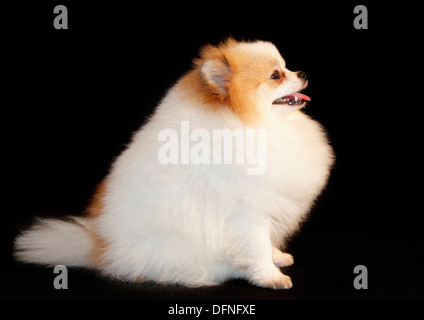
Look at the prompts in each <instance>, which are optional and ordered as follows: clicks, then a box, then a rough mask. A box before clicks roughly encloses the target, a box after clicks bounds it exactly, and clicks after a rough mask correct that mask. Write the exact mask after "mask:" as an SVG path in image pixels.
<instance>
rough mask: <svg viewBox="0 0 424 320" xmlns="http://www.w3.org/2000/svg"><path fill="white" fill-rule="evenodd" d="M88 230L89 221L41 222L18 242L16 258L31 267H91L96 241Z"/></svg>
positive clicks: (57, 220)
mask: <svg viewBox="0 0 424 320" xmlns="http://www.w3.org/2000/svg"><path fill="white" fill-rule="evenodd" d="M88 230H89V227H88V218H79V217H71V216H68V217H67V218H66V219H64V220H59V219H37V221H36V222H35V223H34V225H33V226H32V227H31V228H30V229H28V230H26V231H23V232H22V233H21V234H20V235H19V236H18V237H17V238H16V240H15V252H14V256H15V258H16V259H17V260H19V261H22V262H27V263H39V264H46V265H59V264H61V265H65V266H76V267H89V266H90V253H91V251H92V248H93V240H92V238H91V236H90V233H89V231H88Z"/></svg>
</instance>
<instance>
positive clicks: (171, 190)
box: [16, 42, 333, 288]
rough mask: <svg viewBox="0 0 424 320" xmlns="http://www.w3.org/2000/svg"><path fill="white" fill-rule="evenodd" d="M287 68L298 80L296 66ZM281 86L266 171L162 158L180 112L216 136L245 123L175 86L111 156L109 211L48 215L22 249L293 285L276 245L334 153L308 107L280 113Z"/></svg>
mask: <svg viewBox="0 0 424 320" xmlns="http://www.w3.org/2000/svg"><path fill="white" fill-rule="evenodd" d="M249 48H250V49H249ZM240 50H251V51H252V52H255V53H261V54H262V53H263V52H264V51H265V52H266V53H267V54H271V55H273V56H275V55H277V54H278V51H277V50H276V49H275V47H274V46H272V45H271V44H269V43H264V42H256V43H252V44H250V46H249V45H246V44H243V45H241V46H240ZM278 59H280V61H282V59H281V57H280V55H279V54H278ZM282 63H283V61H282ZM283 69H284V70H285V72H286V73H287V74H288V81H293V82H292V83H291V85H292V86H296V83H295V81H297V80H298V79H296V77H294V76H293V75H294V73H291V72H290V71H288V70H287V69H286V68H285V65H283ZM260 90H262V89H260ZM279 90H280V91H281V90H286V89H279ZM260 94H262V95H263V94H265V91H263V90H262V91H261V93H260ZM278 95H280V96H281V92H277V93H273V94H271V95H270V97H269V101H267V104H268V105H266V106H264V119H265V120H264V123H265V126H264V128H266V130H267V146H266V152H267V153H266V158H267V162H266V171H265V173H264V174H262V175H247V173H246V169H247V166H248V164H234V165H214V164H209V165H206V164H205V165H193V164H189V165H185V164H180V165H171V164H170V165H163V164H160V163H159V161H158V149H159V148H160V146H161V145H162V144H163V142H160V141H158V134H159V131H161V130H162V129H165V128H173V129H175V130H176V131H177V132H179V130H180V125H181V121H183V120H186V121H189V122H190V128H191V130H193V129H195V128H204V129H206V130H208V131H209V132H210V133H211V136H212V130H213V129H216V128H221V129H224V128H229V129H231V130H232V129H235V128H247V125H246V124H245V123H244V122H243V121H242V120H240V117H239V116H238V115H236V114H235V113H233V112H232V111H231V110H230V109H228V108H225V107H223V108H218V109H216V110H215V111H213V112H212V111H211V110H210V106H208V105H204V104H202V102H201V101H198V100H196V99H197V98H196V96H188V95H186V94H185V92H184V90H182V89H181V86H178V85H176V86H174V87H173V88H171V89H170V90H169V92H168V93H167V95H166V96H165V98H164V99H163V100H162V102H161V103H160V104H159V106H158V108H157V110H156V112H155V113H154V115H153V116H152V117H151V119H150V121H149V122H148V123H147V124H146V125H144V126H143V127H142V128H141V129H140V130H139V131H138V132H137V133H136V134H135V135H134V137H133V140H132V142H131V144H130V145H129V147H128V148H127V150H125V151H124V152H123V153H122V154H121V156H120V157H119V158H118V159H117V160H116V161H115V163H114V164H113V167H112V170H111V172H110V174H109V175H108V177H107V183H108V187H107V190H106V194H105V197H104V199H103V204H104V210H103V213H102V214H101V215H100V216H99V217H97V218H95V219H88V218H87V219H79V220H75V221H76V222H73V223H69V222H64V221H60V220H41V222H39V223H38V224H36V225H35V226H34V227H33V228H32V229H30V230H28V231H26V232H24V233H23V234H21V235H20V236H19V237H18V238H17V241H16V249H17V251H16V257H17V258H18V259H19V260H22V261H25V262H36V263H44V264H52V265H54V264H65V265H68V266H73V265H74V266H91V267H95V268H98V269H100V270H101V272H102V273H104V274H107V275H110V276H113V277H118V278H121V279H126V280H132V281H140V280H153V281H157V282H160V283H180V284H184V285H187V286H202V285H213V284H217V283H221V282H223V281H225V280H226V279H229V278H236V277H239V278H245V279H247V280H248V281H250V282H252V283H254V284H256V285H259V286H263V287H269V288H289V287H291V281H290V278H289V277H288V276H286V275H284V274H283V273H281V271H280V270H279V269H278V266H283V265H289V264H291V263H293V258H292V257H291V255H289V254H286V253H282V252H281V251H280V250H279V249H278V248H282V246H283V245H284V241H285V240H286V239H287V237H288V236H290V235H291V234H292V233H293V232H295V231H296V230H297V229H298V227H299V224H300V222H301V221H302V220H303V219H304V218H305V215H306V214H307V212H308V211H309V210H310V208H311V206H312V205H313V202H314V200H315V199H316V197H317V196H318V194H319V193H320V192H321V190H322V189H323V187H324V185H325V183H326V181H327V178H328V175H329V170H330V167H331V165H332V163H333V154H332V150H331V147H330V146H329V144H328V142H327V138H326V135H325V132H324V130H323V128H322V127H321V126H320V125H319V124H318V123H317V122H316V121H314V120H312V119H311V118H310V117H308V116H307V115H305V114H304V113H302V112H301V111H294V112H291V113H287V114H284V115H281V114H279V113H278V112H277V111H276V110H274V108H272V107H271V103H272V100H274V99H276V98H277V97H278ZM261 99H262V98H261ZM317 104H318V103H317ZM208 109H209V110H208ZM275 109H276V108H275ZM87 229H90V230H92V231H93V232H95V233H96V234H98V235H100V236H101V237H102V238H103V239H104V240H105V241H106V243H107V244H108V246H107V249H106V251H105V252H104V254H103V263H102V264H100V265H94V263H93V261H91V260H90V250H92V247H93V241H92V240H91V239H90V236H89V235H88V233H87Z"/></svg>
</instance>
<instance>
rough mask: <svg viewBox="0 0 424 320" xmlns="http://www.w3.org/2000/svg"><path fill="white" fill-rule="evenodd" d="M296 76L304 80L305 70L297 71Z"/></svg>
mask: <svg viewBox="0 0 424 320" xmlns="http://www.w3.org/2000/svg"><path fill="white" fill-rule="evenodd" d="M297 77H298V78H300V79H304V80H306V73H305V72H303V71H299V72H298V73H297Z"/></svg>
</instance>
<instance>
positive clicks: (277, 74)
mask: <svg viewBox="0 0 424 320" xmlns="http://www.w3.org/2000/svg"><path fill="white" fill-rule="evenodd" d="M280 78H281V77H280V73H279V72H278V71H277V70H274V72H273V73H272V75H271V79H274V80H279V79H280Z"/></svg>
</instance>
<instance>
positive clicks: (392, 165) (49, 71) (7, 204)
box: [0, 1, 424, 311]
mask: <svg viewBox="0 0 424 320" xmlns="http://www.w3.org/2000/svg"><path fill="white" fill-rule="evenodd" d="M57 4H64V5H66V6H67V8H68V12H69V29H68V30H55V29H54V27H53V19H54V17H55V15H54V14H53V8H54V6H55V5H57ZM357 4H365V5H366V6H367V8H368V14H369V25H368V27H369V29H367V30H356V29H355V28H354V27H353V19H354V17H355V15H354V13H353V8H354V7H355V5H357ZM414 12H416V8H415V9H414V8H411V7H410V6H408V5H407V4H406V3H405V4H403V5H402V6H394V5H385V6H378V5H371V4H369V3H368V2H363V1H362V2H360V3H358V2H343V4H341V3H338V4H334V3H328V2H322V1H320V2H319V3H318V2H314V4H313V5H311V4H307V3H305V2H294V1H290V2H285V1H278V2H266V1H257V2H255V1H254V2H247V1H245V2H241V3H239V4H237V5H236V4H230V3H228V2H204V3H201V2H199V3H198V4H197V5H188V4H185V3H183V2H171V3H157V4H154V3H153V4H149V5H147V4H138V5H134V4H131V3H125V2H119V3H118V2H116V3H112V2H110V3H105V2H98V3H96V2H92V3H91V4H90V5H88V4H82V3H79V4H76V3H75V2H69V1H63V2H60V3H54V2H50V3H49V2H46V3H44V4H37V5H35V4H29V3H28V4H26V3H20V4H17V5H15V6H3V8H2V16H3V19H2V52H3V58H2V62H3V64H2V65H3V66H2V70H3V71H2V78H3V81H2V82H3V84H2V90H1V91H2V94H1V95H2V103H1V105H2V109H1V110H2V111H1V116H0V121H1V145H0V147H1V151H2V156H1V159H0V161H1V167H0V170H1V187H2V189H1V197H2V202H1V203H2V206H1V213H2V218H1V219H2V220H1V234H0V236H1V242H0V243H1V250H2V251H1V259H2V260H1V262H2V263H1V265H0V268H1V273H0V276H1V280H0V283H1V285H0V297H1V298H2V299H22V298H24V299H68V298H72V299H153V300H167V301H168V302H169V304H170V305H172V303H171V301H172V300H178V299H186V300H187V299H188V300H190V299H202V300H209V299H215V300H225V301H229V300H231V299H237V300H239V301H246V300H256V299H259V300H284V299H417V298H418V299H422V298H424V289H423V287H424V271H423V270H424V259H423V245H422V231H421V229H422V225H423V222H424V218H423V210H422V207H421V203H420V197H421V193H422V192H421V191H422V177H421V175H422V172H421V163H422V161H421V159H422V155H421V154H422V153H421V150H420V149H421V148H420V147H421V145H422V144H421V138H420V136H421V128H422V126H421V125H420V123H421V116H420V114H419V104H420V103H421V102H420V100H419V91H414V90H413V87H414V86H415V85H416V84H417V83H416V82H415V80H413V75H416V73H417V71H416V70H417V67H418V65H417V62H416V59H415V58H416V57H417V53H419V52H418V49H417V48H416V47H415V42H416V40H415V41H414V40H410V39H415V36H414V33H416V32H417V31H416V30H417V29H416V27H417V26H418V25H419V20H416V19H415V17H414ZM229 35H232V36H234V37H235V38H236V39H238V40H241V39H245V40H254V39H261V40H269V41H272V42H273V43H275V44H276V46H277V47H278V48H279V50H280V51H281V53H282V55H283V57H284V58H285V59H286V61H287V66H288V68H289V69H291V70H303V71H305V72H306V73H307V75H308V78H309V83H310V86H309V88H308V89H307V90H306V91H305V93H306V94H308V95H309V96H310V97H311V99H312V101H311V102H310V103H309V104H308V106H307V108H306V110H305V112H307V113H308V114H309V115H311V116H312V117H313V118H315V119H317V120H318V121H320V122H321V123H322V124H323V125H324V126H325V127H326V129H327V131H328V134H329V137H330V140H331V142H332V145H333V147H334V150H335V153H336V158H337V162H336V165H335V168H334V170H333V172H332V176H331V178H330V181H329V185H328V187H327V189H326V190H325V191H324V193H323V194H322V196H321V197H320V198H319V200H318V202H317V204H316V206H315V207H314V209H313V210H312V212H311V214H310V219H309V220H308V221H307V222H306V223H305V224H304V226H303V228H302V230H301V231H300V232H299V233H298V234H297V235H296V236H295V237H294V238H293V239H292V240H291V241H290V243H289V248H288V251H289V252H290V253H292V254H293V255H294V257H295V264H294V265H293V266H291V267H288V268H285V270H284V272H285V273H287V274H288V275H290V276H291V277H292V279H293V284H294V287H293V288H292V289H290V290H283V291H272V290H267V289H261V288H257V287H254V286H251V285H249V284H248V283H246V282H244V281H241V280H237V281H230V282H228V283H226V284H224V285H220V286H217V287H209V288H198V289H188V288H184V287H177V286H158V285H155V284H151V283H147V284H128V283H123V282H119V281H113V280H110V279H104V278H102V277H100V276H98V275H97V274H96V273H94V272H92V271H88V270H80V269H69V289H68V290H55V289H54V287H53V279H54V277H55V275H54V274H53V270H52V269H51V268H44V267H39V266H34V265H23V264H20V263H17V262H14V261H13V260H12V258H11V253H12V246H13V239H14V237H15V236H16V234H17V233H18V232H19V230H21V229H23V228H25V227H27V226H28V225H29V224H30V223H31V221H32V219H33V218H34V217H36V216H44V217H47V216H63V215H66V214H78V213H80V212H82V211H83V209H84V207H85V206H86V205H87V204H88V201H89V198H90V196H91V194H92V193H93V191H94V188H95V185H96V184H97V183H98V182H99V181H101V179H102V178H103V177H104V176H105V174H106V173H107V171H108V169H109V166H110V164H111V162H112V161H113V159H114V158H115V157H116V156H118V155H119V154H120V152H121V151H122V150H123V149H124V148H125V145H126V144H127V143H128V141H129V139H130V138H131V135H132V133H133V132H134V131H135V130H137V129H138V128H139V126H140V125H141V124H142V123H143V122H144V121H145V120H146V118H147V117H148V116H149V115H150V114H151V113H152V111H153V110H154V108H155V106H156V105H157V103H158V102H159V101H160V99H161V97H162V96H163V95H164V94H165V92H166V90H167V89H168V88H170V87H171V86H172V84H173V83H174V82H175V81H176V80H177V79H178V78H179V77H180V76H181V75H182V74H183V73H184V72H186V71H187V70H188V69H189V68H190V66H191V61H192V59H193V58H195V57H196V56H197V52H198V49H199V48H200V47H201V46H202V45H204V44H207V43H213V44H217V43H219V42H220V41H222V40H224V39H225V38H226V37H228V36H229ZM356 265H365V266H366V267H367V268H368V287H369V288H368V289H367V290H355V288H354V287H353V280H354V278H355V276H356V275H355V274H354V273H353V269H354V267H355V266H356ZM168 302H167V303H168ZM274 302H275V301H274ZM187 303H188V302H187V301H186V305H187ZM188 305H190V304H189V303H188ZM275 305H276V306H278V305H279V304H278V303H277V302H275ZM162 311H163V310H162Z"/></svg>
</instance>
